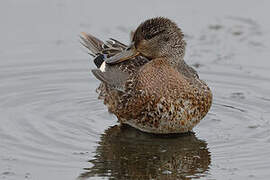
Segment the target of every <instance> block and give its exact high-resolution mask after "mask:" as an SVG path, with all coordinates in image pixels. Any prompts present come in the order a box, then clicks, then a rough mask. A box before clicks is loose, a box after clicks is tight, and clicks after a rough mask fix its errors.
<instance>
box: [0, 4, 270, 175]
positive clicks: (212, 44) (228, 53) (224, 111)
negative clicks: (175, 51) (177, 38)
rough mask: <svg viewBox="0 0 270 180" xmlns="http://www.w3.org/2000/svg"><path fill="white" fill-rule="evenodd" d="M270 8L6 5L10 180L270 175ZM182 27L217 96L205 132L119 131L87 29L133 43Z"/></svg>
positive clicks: (3, 48) (3, 54)
mask: <svg viewBox="0 0 270 180" xmlns="http://www.w3.org/2000/svg"><path fill="white" fill-rule="evenodd" d="M269 7H270V1H267V0H260V1H254V0H238V1H234V0H228V1H212V0H203V1H196V0H189V1H183V0H182V1H176V0H175V1H160V0H158V1H124V0H121V1H102V0H99V1H90V0H78V1H74V0H46V1H41V0H2V1H0V22H1V28H0V179H16V180H17V179H39V180H43V179H44V180H45V179H46V180H47V179H65V180H66V179H198V178H199V179H218V180H220V179H224V180H227V179H238V180H239V179H269V177H270V171H269V169H270V156H269V153H270V124H269V121H270V72H269V70H270V51H269V47H270V35H269V33H270V21H269V15H270V13H269ZM155 16H166V17H169V18H171V19H173V20H174V21H175V22H176V23H177V24H178V25H179V26H180V27H181V28H182V29H183V31H184V33H185V38H186V41H187V44H188V46H187V52H186V56H185V60H186V62H187V63H188V64H190V65H192V66H193V67H195V68H196V70H197V71H198V72H199V75H200V77H201V79H203V80H205V81H206V82H207V83H208V84H209V86H210V87H211V89H212V91H213V94H214V102H213V106H212V108H211V110H210V112H209V113H208V115H207V116H206V117H205V118H204V119H203V120H202V121H201V123H200V124H199V125H198V126H197V127H195V128H194V132H195V134H190V135H182V136H177V137H156V136H153V135H149V134H144V133H141V132H139V131H136V130H134V129H132V128H128V127H126V128H125V127H124V128H119V127H118V126H117V124H118V123H117V120H116V118H115V117H114V116H113V115H111V114H109V113H108V112H107V110H106V108H105V106H104V105H103V104H102V102H101V101H99V100H97V94H96V93H95V89H96V87H97V86H98V84H99V82H98V80H96V79H95V78H94V77H93V76H92V75H91V73H90V69H91V68H94V64H93V63H92V62H91V59H90V57H89V56H88V55H87V53H86V52H85V49H84V48H82V46H81V45H80V43H79V33H80V32H82V31H85V32H90V33H92V34H94V35H96V36H98V37H99V38H101V39H104V40H105V39H108V38H110V37H113V38H115V39H119V40H120V41H123V42H124V43H128V41H129V32H130V31H131V30H134V29H135V28H136V27H137V25H138V24H139V23H141V22H142V21H143V20H146V19H147V18H150V17H155Z"/></svg>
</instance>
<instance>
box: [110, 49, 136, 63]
mask: <svg viewBox="0 0 270 180" xmlns="http://www.w3.org/2000/svg"><path fill="white" fill-rule="evenodd" d="M139 54H140V53H139V52H138V51H136V49H135V48H134V46H132V47H130V48H127V49H126V50H124V51H122V52H120V53H118V54H116V55H114V56H112V57H110V58H108V59H106V60H105V62H106V63H107V64H117V63H120V62H123V61H126V60H129V59H132V58H134V57H136V56H138V55H139Z"/></svg>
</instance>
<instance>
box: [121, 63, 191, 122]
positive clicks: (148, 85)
mask: <svg viewBox="0 0 270 180" xmlns="http://www.w3.org/2000/svg"><path fill="white" fill-rule="evenodd" d="M188 87H189V83H188V81H187V80H186V79H185V78H184V76H183V75H181V74H180V73H179V72H178V71H177V70H175V69H174V68H173V67H171V66H170V65H169V64H168V63H167V61H166V60H164V59H154V60H152V61H151V62H149V63H147V64H145V65H144V66H143V67H142V68H141V69H140V70H139V71H138V73H137V74H136V75H134V77H132V78H131V79H129V80H128V81H127V84H126V89H127V93H126V94H125V96H124V97H123V98H122V103H121V104H122V107H121V108H120V109H122V110H121V111H118V114H119V116H120V117H122V118H125V119H130V118H138V116H140V114H141V113H142V111H144V112H145V110H146V108H147V107H146V106H151V105H152V106H153V107H154V106H156V104H157V103H158V102H159V100H160V98H161V97H165V98H166V99H172V98H177V97H179V96H180V93H184V92H185V91H188ZM148 109H149V110H150V107H149V108H148Z"/></svg>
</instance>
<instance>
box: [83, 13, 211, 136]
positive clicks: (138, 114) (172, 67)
mask: <svg viewBox="0 0 270 180" xmlns="http://www.w3.org/2000/svg"><path fill="white" fill-rule="evenodd" d="M82 39H83V42H84V45H85V46H86V47H87V48H89V49H90V51H91V52H92V54H93V55H94V56H96V57H98V56H100V54H102V57H103V56H104V58H103V59H102V58H101V60H102V61H104V60H105V62H106V64H105V63H104V64H103V65H104V67H98V68H100V70H99V69H96V70H93V73H94V75H95V76H96V77H97V78H98V79H99V80H101V81H102V83H101V84H100V87H99V88H98V91H99V97H100V98H101V99H104V104H106V105H107V106H108V110H109V111H110V112H112V113H113V114H115V115H116V116H117V118H118V120H119V122H120V123H124V124H129V125H130V126H133V127H135V128H137V129H140V130H142V131H145V132H150V133H159V134H168V133H182V132H187V131H190V130H192V128H193V127H194V126H195V125H196V124H198V122H199V121H200V120H201V119H202V118H203V117H204V116H205V115H206V114H207V112H208V111H209V109H210V107H211V104H212V93H211V90H210V89H209V87H208V86H207V85H206V84H205V82H203V81H202V80H200V79H199V76H198V74H197V72H196V71H195V70H194V69H193V68H192V67H190V66H188V65H187V64H186V63H185V61H184V59H183V57H184V52H185V45H186V43H185V41H184V40H183V34H182V32H181V30H180V29H179V28H178V27H177V26H176V24H175V23H173V22H172V21H170V20H169V19H166V18H153V19H150V20H147V21H145V22H144V23H142V24H141V25H140V26H139V27H138V28H137V30H136V31H135V33H134V35H133V38H132V42H131V45H130V46H129V47H127V46H125V45H123V44H122V43H120V42H118V41H115V40H114V41H113V42H112V41H107V42H106V43H103V42H102V41H100V40H98V39H96V38H95V39H94V37H93V36H91V35H87V34H85V33H84V34H83V37H82ZM93 47H94V48H93ZM102 68H104V69H102Z"/></svg>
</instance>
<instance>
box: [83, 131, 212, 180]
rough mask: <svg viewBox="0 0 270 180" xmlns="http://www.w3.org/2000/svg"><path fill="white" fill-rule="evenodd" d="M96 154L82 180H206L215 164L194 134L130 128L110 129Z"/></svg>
mask: <svg viewBox="0 0 270 180" xmlns="http://www.w3.org/2000/svg"><path fill="white" fill-rule="evenodd" d="M95 153H96V155H95V156H94V158H93V159H91V160H89V162H90V164H89V166H90V168H84V170H85V171H84V172H83V173H82V174H81V175H80V176H79V178H78V179H88V178H90V177H97V176H99V177H108V179H140V180H141V179H166V180H168V179H169V180H170V179H171V180H175V179H192V178H199V177H202V176H205V175H206V174H207V171H208V168H209V165H210V162H211V157H210V152H209V151H208V148H207V143H206V142H205V141H203V140H199V139H198V138H197V137H196V136H195V134H194V133H191V132H190V133H187V134H181V135H180V134H171V135H153V134H148V133H143V132H140V131H138V130H136V129H134V128H132V127H128V126H113V127H111V128H109V129H107V130H106V131H105V134H103V135H102V136H101V140H100V142H99V146H98V147H97V149H96V152H95ZM90 179H91V178H90Z"/></svg>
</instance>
